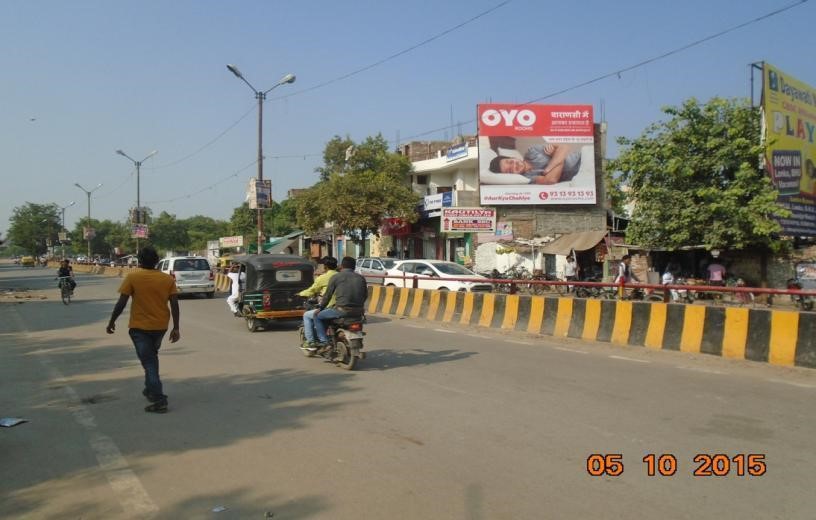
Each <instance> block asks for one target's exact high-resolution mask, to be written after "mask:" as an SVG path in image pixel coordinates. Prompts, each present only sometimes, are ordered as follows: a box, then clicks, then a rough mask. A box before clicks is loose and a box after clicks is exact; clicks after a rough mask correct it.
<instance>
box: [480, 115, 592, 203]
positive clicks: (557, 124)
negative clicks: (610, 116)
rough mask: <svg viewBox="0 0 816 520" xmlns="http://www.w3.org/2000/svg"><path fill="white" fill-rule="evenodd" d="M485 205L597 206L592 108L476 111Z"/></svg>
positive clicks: (482, 190)
mask: <svg viewBox="0 0 816 520" xmlns="http://www.w3.org/2000/svg"><path fill="white" fill-rule="evenodd" d="M477 114H478V122H479V185H480V186H479V189H480V192H481V204H483V205H493V206H495V205H506V204H525V205H529V204H595V203H596V200H597V199H596V186H595V138H594V135H595V134H594V118H593V115H592V105H518V104H486V105H479V106H478V107H477Z"/></svg>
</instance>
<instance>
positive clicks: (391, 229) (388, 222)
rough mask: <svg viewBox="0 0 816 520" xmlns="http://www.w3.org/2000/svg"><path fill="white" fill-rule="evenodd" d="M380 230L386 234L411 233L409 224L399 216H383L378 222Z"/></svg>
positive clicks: (399, 234) (403, 234)
mask: <svg viewBox="0 0 816 520" xmlns="http://www.w3.org/2000/svg"><path fill="white" fill-rule="evenodd" d="M380 230H381V231H382V234H383V235H386V236H392V237H394V236H405V235H410V234H411V224H410V223H409V222H405V221H404V220H402V219H401V218H392V217H389V218H384V219H383V220H382V222H381V223H380Z"/></svg>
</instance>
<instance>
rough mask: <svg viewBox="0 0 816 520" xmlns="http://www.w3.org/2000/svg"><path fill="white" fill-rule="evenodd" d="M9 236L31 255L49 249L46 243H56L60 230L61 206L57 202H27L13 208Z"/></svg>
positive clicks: (39, 253)
mask: <svg viewBox="0 0 816 520" xmlns="http://www.w3.org/2000/svg"><path fill="white" fill-rule="evenodd" d="M9 221H10V223H11V226H10V227H9V230H8V238H9V240H10V241H11V242H12V243H14V244H15V245H17V246H19V247H21V248H22V249H23V250H25V252H27V253H28V254H31V255H41V254H43V253H45V252H46V251H47V246H46V244H47V243H48V241H49V240H50V241H51V243H54V242H55V241H56V239H57V233H59V231H60V227H61V225H60V215H59V207H58V206H57V205H56V204H35V203H33V202H27V203H25V204H24V205H22V206H19V207H16V208H14V210H12V214H11V219H10V220H9Z"/></svg>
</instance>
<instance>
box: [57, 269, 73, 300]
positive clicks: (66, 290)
mask: <svg viewBox="0 0 816 520" xmlns="http://www.w3.org/2000/svg"><path fill="white" fill-rule="evenodd" d="M58 279H59V288H60V296H61V297H62V303H64V304H65V305H68V304H69V303H71V295H73V293H74V290H73V289H71V277H70V276H60V277H58Z"/></svg>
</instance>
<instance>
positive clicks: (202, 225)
mask: <svg viewBox="0 0 816 520" xmlns="http://www.w3.org/2000/svg"><path fill="white" fill-rule="evenodd" d="M181 223H182V224H183V225H184V227H185V228H186V230H187V235H188V236H189V237H190V240H189V247H190V249H192V250H194V251H199V250H203V249H206V248H207V242H208V241H210V240H217V239H218V238H219V237H223V236H226V235H227V232H228V230H229V229H228V228H229V224H228V223H227V222H224V221H223V220H216V219H213V218H210V217H205V216H202V215H195V216H192V217H190V218H187V219H184V220H182V221H181Z"/></svg>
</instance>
